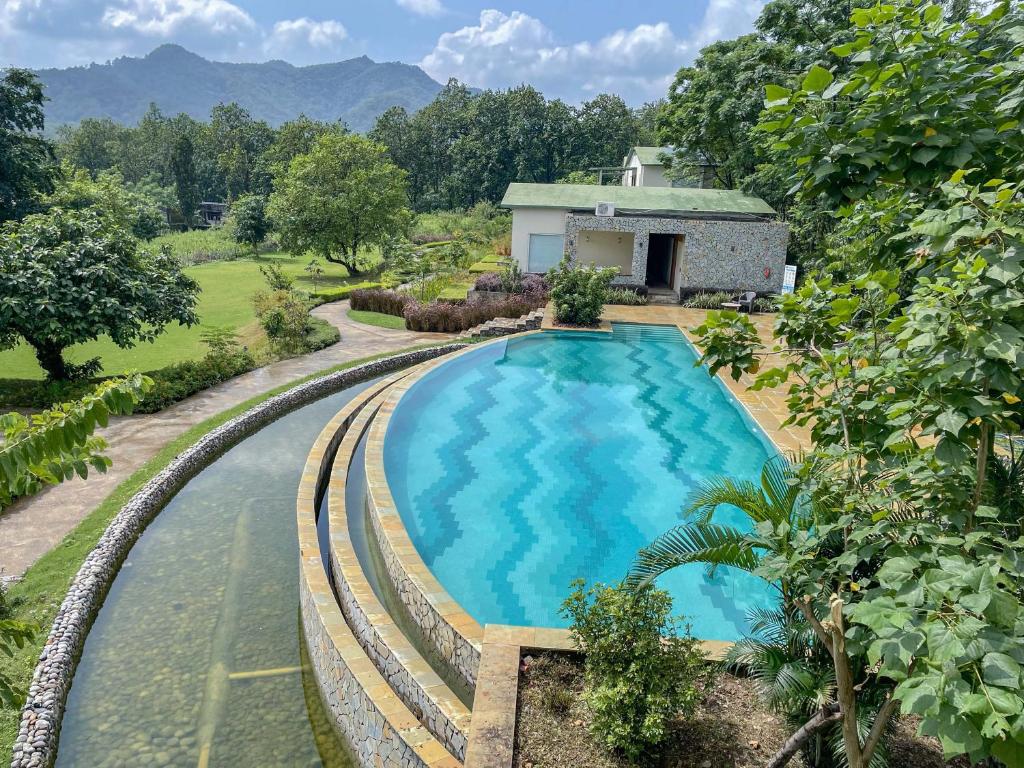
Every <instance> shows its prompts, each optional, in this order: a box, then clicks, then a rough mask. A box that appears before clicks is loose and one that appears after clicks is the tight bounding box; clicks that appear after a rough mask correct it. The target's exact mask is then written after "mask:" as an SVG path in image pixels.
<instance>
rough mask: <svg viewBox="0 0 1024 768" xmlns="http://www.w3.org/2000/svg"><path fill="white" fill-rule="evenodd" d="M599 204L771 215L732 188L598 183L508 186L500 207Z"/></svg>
mask: <svg viewBox="0 0 1024 768" xmlns="http://www.w3.org/2000/svg"><path fill="white" fill-rule="evenodd" d="M598 203H612V204H613V205H614V206H615V210H616V212H617V213H634V214H659V213H660V214H670V215H673V214H674V215H677V216H678V215H681V214H694V213H706V214H730V213H733V214H746V215H750V216H771V215H773V214H774V213H775V211H774V209H773V208H772V207H771V206H770V205H768V203H766V202H765V201H764V200H762V199H761V198H759V197H754V196H753V195H745V194H743V193H742V192H739V191H737V190H735V189H694V188H691V187H620V186H599V185H597V184H509V185H508V190H506V192H505V197H504V199H502V201H501V204H502V205H503V206H505V207H506V208H565V209H568V210H589V211H591V212H593V210H594V207H595V206H596V205H597V204H598Z"/></svg>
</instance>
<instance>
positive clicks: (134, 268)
mask: <svg viewBox="0 0 1024 768" xmlns="http://www.w3.org/2000/svg"><path fill="white" fill-rule="evenodd" d="M72 278H73V279H72ZM198 291H199V286H198V285H197V284H196V283H195V281H193V280H192V279H191V278H189V277H187V276H186V275H185V274H184V273H183V272H182V271H181V267H180V265H179V264H178V262H177V261H176V260H175V259H174V257H173V256H171V254H170V253H169V252H167V251H162V252H159V253H155V254H154V253H149V252H147V251H141V250H139V248H138V245H137V243H136V240H135V238H133V237H132V236H131V234H130V233H129V232H128V231H127V230H126V229H125V228H124V227H123V226H121V225H120V224H119V223H118V222H117V221H115V220H112V219H111V218H109V217H104V216H103V215H102V214H101V213H99V212H97V211H96V210H95V209H92V208H86V209H82V210H63V209H60V208H54V209H52V210H51V211H49V212H48V213H45V214H33V215H30V216H28V217H26V218H25V219H24V221H22V222H20V223H17V224H11V223H9V224H8V225H7V226H6V227H5V228H4V230H3V231H2V232H0V348H2V347H10V346H12V345H14V344H15V343H17V342H18V340H19V339H24V340H25V341H26V342H27V343H28V344H29V345H31V346H32V348H33V349H34V350H35V353H36V359H37V360H38V361H39V365H40V366H41V367H42V368H43V370H44V371H46V372H47V374H48V376H49V377H50V378H51V379H53V380H55V381H63V380H67V379H68V378H71V377H73V376H76V375H88V374H91V373H93V372H95V371H96V370H97V369H98V368H99V361H98V359H94V360H91V361H89V362H88V363H86V364H85V365H82V366H74V365H70V364H69V363H68V362H67V361H66V360H65V359H64V356H63V353H64V350H65V349H66V348H67V347H69V346H71V345H73V344H80V343H82V342H86V341H93V340H95V339H97V338H98V337H99V336H100V335H103V334H106V335H108V336H109V337H110V338H111V340H112V341H113V342H114V343H115V344H117V345H118V346H120V347H130V346H132V345H134V344H135V342H136V341H151V340H153V339H155V338H156V337H157V336H158V335H159V334H160V333H162V332H163V329H164V328H165V327H166V326H167V324H168V323H170V322H173V321H177V322H179V323H181V324H183V325H192V324H194V323H195V322H197V318H196V314H195V303H196V297H197V294H198Z"/></svg>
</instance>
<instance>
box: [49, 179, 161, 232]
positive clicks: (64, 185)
mask: <svg viewBox="0 0 1024 768" xmlns="http://www.w3.org/2000/svg"><path fill="white" fill-rule="evenodd" d="M42 205H43V206H44V207H46V208H64V209H75V210H80V209H82V208H94V209H95V210H97V211H98V212H99V213H100V214H101V215H102V216H104V217H105V218H108V219H111V220H112V221H114V222H116V223H117V225H118V226H121V227H124V228H125V229H127V230H129V231H130V232H131V233H132V235H133V236H134V237H136V238H138V239H139V240H152V239H153V238H154V237H156V236H157V235H158V234H160V229H161V228H162V227H163V224H164V217H163V215H162V214H161V213H160V211H159V209H158V208H157V207H156V204H155V203H154V202H153V200H152V199H150V198H149V197H147V196H145V195H142V194H140V193H138V192H132V191H130V190H128V189H127V188H126V187H125V185H124V180H123V179H122V177H121V174H120V172H119V171H117V170H108V171H103V172H101V173H100V174H99V175H98V177H97V178H96V180H95V181H94V180H93V179H92V178H90V176H89V174H88V172H86V170H85V169H83V168H75V167H74V166H72V165H71V164H70V163H69V162H68V161H66V160H65V161H64V162H63V163H61V166H60V170H59V171H58V173H57V183H56V187H55V188H54V191H53V193H52V194H50V195H47V196H46V197H44V198H43V200H42Z"/></svg>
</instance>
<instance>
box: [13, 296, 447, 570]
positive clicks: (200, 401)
mask: <svg viewBox="0 0 1024 768" xmlns="http://www.w3.org/2000/svg"><path fill="white" fill-rule="evenodd" d="M348 309H349V305H348V302H347V301H339V302H335V303H333V304H324V305H323V306H321V307H317V308H316V309H314V310H313V314H314V315H316V316H317V317H320V318H323V319H324V320H326V321H328V322H329V323H331V324H333V325H334V326H336V327H337V328H338V330H340V331H341V341H339V342H338V343H337V344H334V345H333V346H331V347H328V348H327V349H322V350H320V351H319V352H312V353H310V354H308V355H302V356H300V357H294V358H291V359H290V360H282V361H281V362H278V363H273V364H272V365H268V366H266V367H264V368H259V369H257V370H255V371H250V372H249V373H246V374H243V375H241V376H238V377H236V378H234V379H231V380H230V381H226V382H224V383H223V384H218V385H217V386H215V387H212V388H210V389H207V390H204V391H203V392H200V393H198V394H196V395H193V396H192V397H190V398H188V399H187V400H182V401H181V402H180V403H175V404H174V405H172V406H171V407H169V408H165V409H164V410H162V411H160V412H159V413H154V414H141V415H138V416H127V417H123V418H118V419H112V420H111V423H110V425H109V426H108V427H107V428H106V429H103V430H100V432H99V434H101V435H102V436H103V437H105V438H106V440H107V442H108V443H109V448H108V450H107V455H108V456H109V457H110V459H111V460H112V461H113V466H112V467H111V468H110V469H109V470H107V472H106V474H98V473H92V474H90V476H89V478H88V479H87V480H78V479H77V478H76V479H75V480H69V481H68V482H66V483H63V484H61V485H58V486H53V487H50V488H47V489H45V490H43V491H42V492H41V493H38V494H36V495H35V496H30V497H28V498H25V499H21V500H20V501H18V502H16V503H15V504H14V505H12V506H11V507H10V508H8V509H7V510H5V511H4V512H3V513H2V514H0V579H12V578H18V577H20V576H21V575H22V574H23V573H24V572H25V570H26V569H27V568H28V567H29V566H30V565H32V563H34V562H35V561H36V560H38V559H39V558H40V557H42V556H43V555H44V554H45V553H46V552H48V551H49V550H51V549H52V548H53V547H55V546H56V545H57V544H59V543H60V541H61V540H62V539H63V538H64V537H65V536H66V535H67V534H68V532H69V531H71V529H72V528H74V527H75V526H76V525H77V524H78V523H79V522H80V521H81V520H82V518H84V517H85V516H86V515H88V514H89V513H90V512H92V510H93V509H95V508H96V507H97V506H98V505H99V504H100V502H102V501H103V500H104V499H105V498H106V497H107V496H109V495H110V493H111V492H112V491H113V490H114V489H115V488H116V487H117V486H118V485H120V484H121V482H122V481H123V480H125V479H126V478H127V477H129V476H130V475H131V474H132V473H133V472H134V471H135V470H137V469H138V468H139V467H141V466H142V465H143V464H145V463H146V462H147V461H148V460H149V459H150V458H152V457H153V456H154V455H156V453H157V452H158V451H159V450H160V449H161V448H162V447H163V446H164V445H166V444H167V443H169V442H170V441H171V440H173V439H175V438H176V437H178V436H179V435H181V434H183V433H184V432H186V431H188V430H189V429H191V428H192V427H194V426H195V425H196V424H199V423H200V422H202V421H205V420H206V419H208V418H210V417H211V416H215V415H216V414H218V413H220V412H221V411H224V410H226V409H228V408H231V407H232V406H235V405H238V404H239V403H243V402H245V401H246V400H248V399H250V398H252V397H255V396H256V395H260V394H262V393H264V392H267V391H269V390H271V389H274V388H275V387H279V386H281V385H282V384H287V383H288V382H291V381H295V380H296V379H301V378H303V377H304V376H308V375H310V374H312V373H317V372H318V371H322V370H324V369H325V368H330V367H332V366H335V365H338V364H339V363H345V362H348V361H350V360H356V359H358V358H361V357H369V356H371V355H377V354H381V353H385V352H393V351H396V350H399V349H403V348H405V347H411V346H414V345H417V344H424V343H428V342H440V341H444V340H446V339H450V338H452V337H453V336H452V334H445V333H416V332H412V331H401V330H391V329H388V328H376V327H374V326H370V325H363V324H362V323H355V322H352V321H351V320H349V318H348Z"/></svg>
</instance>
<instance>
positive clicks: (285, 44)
mask: <svg viewBox="0 0 1024 768" xmlns="http://www.w3.org/2000/svg"><path fill="white" fill-rule="evenodd" d="M347 38H348V30H346V29H345V27H344V26H343V25H342V24H341V22H339V21H334V20H333V19H329V20H327V21H313V20H312V19H308V18H306V17H302V18H300V19H288V20H285V21H279V22H277V23H276V24H274V28H273V30H272V31H271V32H270V34H269V35H267V38H266V40H264V42H263V50H264V52H266V53H267V55H269V56H277V57H280V58H286V57H287V59H288V61H290V62H292V63H294V64H302V63H306V62H308V61H311V60H320V61H322V60H323V54H324V53H325V52H331V51H337V48H338V46H339V45H341V43H342V42H343V41H344V40H345V39H347Z"/></svg>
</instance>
